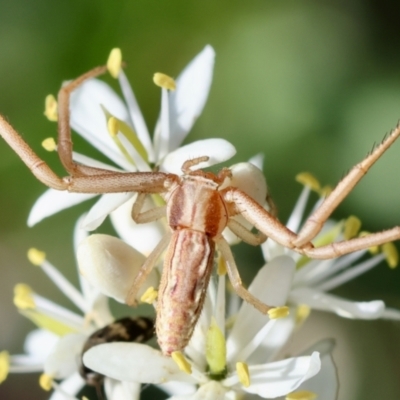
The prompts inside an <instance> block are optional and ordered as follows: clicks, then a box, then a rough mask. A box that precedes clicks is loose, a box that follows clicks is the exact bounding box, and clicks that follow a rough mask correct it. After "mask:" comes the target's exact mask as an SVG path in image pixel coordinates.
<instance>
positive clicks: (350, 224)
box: [343, 215, 361, 240]
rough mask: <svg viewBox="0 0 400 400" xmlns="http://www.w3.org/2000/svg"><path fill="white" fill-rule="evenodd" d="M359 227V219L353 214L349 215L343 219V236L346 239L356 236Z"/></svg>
mask: <svg viewBox="0 0 400 400" xmlns="http://www.w3.org/2000/svg"><path fill="white" fill-rule="evenodd" d="M360 228H361V220H360V219H359V218H357V217H356V216H354V215H350V217H348V218H347V219H346V220H345V221H344V230H343V236H344V238H345V239H346V240H349V239H352V238H354V237H356V236H357V234H358V232H359V231H360Z"/></svg>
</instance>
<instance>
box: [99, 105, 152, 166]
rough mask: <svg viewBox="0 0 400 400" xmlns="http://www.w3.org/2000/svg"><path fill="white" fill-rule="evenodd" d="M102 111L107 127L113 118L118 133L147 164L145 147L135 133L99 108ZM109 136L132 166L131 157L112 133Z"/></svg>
mask: <svg viewBox="0 0 400 400" xmlns="http://www.w3.org/2000/svg"><path fill="white" fill-rule="evenodd" d="M101 108H102V109H103V112H104V114H105V115H106V118H107V126H108V123H109V121H110V119H111V118H114V121H115V123H116V124H117V125H118V129H119V132H121V133H122V134H123V135H124V136H125V137H126V138H127V139H128V140H129V142H130V143H131V144H132V146H133V147H134V148H135V149H136V151H137V152H138V153H139V154H140V156H141V157H142V158H143V159H144V160H145V161H146V163H149V155H148V154H147V151H146V149H145V147H144V146H143V144H142V142H141V141H140V140H139V138H138V136H137V134H136V132H135V131H134V130H133V129H132V128H131V127H130V126H129V125H127V124H126V123H125V122H124V121H121V120H120V119H118V118H117V117H115V116H113V115H112V114H111V113H110V112H109V111H108V110H107V109H106V108H105V107H104V106H103V105H102V106H101ZM111 136H112V138H113V140H114V141H115V143H116V145H117V146H118V148H119V149H120V151H121V152H122V154H123V155H124V156H125V158H127V160H128V161H129V162H130V163H132V164H134V162H133V160H132V157H131V156H130V155H129V153H128V152H127V151H126V149H125V147H124V146H123V144H122V143H121V141H120V140H119V139H118V136H117V135H115V134H114V132H112V133H111Z"/></svg>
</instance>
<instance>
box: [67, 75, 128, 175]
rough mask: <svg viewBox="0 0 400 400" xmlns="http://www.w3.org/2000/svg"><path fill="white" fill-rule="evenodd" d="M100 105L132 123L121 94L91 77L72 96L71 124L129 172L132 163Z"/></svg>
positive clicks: (93, 144) (126, 121)
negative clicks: (109, 126)
mask: <svg viewBox="0 0 400 400" xmlns="http://www.w3.org/2000/svg"><path fill="white" fill-rule="evenodd" d="M101 106H104V107H105V108H106V109H107V111H108V112H109V113H111V114H112V115H113V116H115V117H117V118H118V119H120V120H122V121H124V122H125V123H127V124H128V125H130V118H129V115H128V111H127V109H126V106H125V104H124V103H123V101H122V100H121V99H120V98H119V96H118V95H117V94H116V93H115V92H114V91H113V90H112V89H111V87H110V86H108V85H107V84H106V83H104V82H102V81H100V80H98V79H91V80H89V81H87V82H85V83H84V84H82V85H81V86H80V87H79V88H77V89H76V90H75V91H74V92H73V93H72V95H71V106H70V107H71V127H72V129H74V130H75V131H76V132H78V133H79V134H80V135H81V136H82V137H83V138H85V139H86V140H87V141H88V142H89V143H90V144H91V145H92V146H93V147H95V148H96V149H98V150H99V151H100V152H102V153H103V154H105V155H106V156H107V157H108V158H109V159H110V160H112V161H114V162H115V163H116V164H117V165H119V166H120V167H121V168H123V169H126V170H128V171H130V170H132V165H131V164H130V163H129V162H128V161H127V160H126V159H125V157H124V156H123V155H122V153H121V152H120V151H119V149H118V147H117V146H116V144H115V143H114V141H113V140H112V139H111V137H110V134H109V132H108V129H107V122H106V116H105V114H104V112H103V110H102V108H101Z"/></svg>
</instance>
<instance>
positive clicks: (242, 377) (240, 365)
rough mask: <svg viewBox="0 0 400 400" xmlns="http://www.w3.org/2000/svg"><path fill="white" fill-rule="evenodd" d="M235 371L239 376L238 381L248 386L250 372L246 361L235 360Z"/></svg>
mask: <svg viewBox="0 0 400 400" xmlns="http://www.w3.org/2000/svg"><path fill="white" fill-rule="evenodd" d="M236 373H237V375H238V377H239V381H240V383H241V384H242V385H243V386H244V387H249V386H250V374H249V367H248V365H247V364H246V363H244V362H240V361H239V362H237V363H236Z"/></svg>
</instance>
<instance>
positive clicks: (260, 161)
mask: <svg viewBox="0 0 400 400" xmlns="http://www.w3.org/2000/svg"><path fill="white" fill-rule="evenodd" d="M264 157H265V156H264V153H258V154H256V155H255V156H253V157H251V158H249V163H250V164H253V165H255V166H256V167H257V168H258V169H260V170H261V171H262V169H263V165H264Z"/></svg>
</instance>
